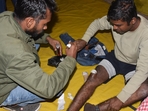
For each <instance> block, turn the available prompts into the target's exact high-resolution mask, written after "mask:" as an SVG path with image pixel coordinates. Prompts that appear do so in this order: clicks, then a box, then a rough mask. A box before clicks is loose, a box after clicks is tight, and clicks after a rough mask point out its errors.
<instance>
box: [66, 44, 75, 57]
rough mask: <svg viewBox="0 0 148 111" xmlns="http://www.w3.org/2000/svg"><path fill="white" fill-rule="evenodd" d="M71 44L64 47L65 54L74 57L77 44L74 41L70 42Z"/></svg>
mask: <svg viewBox="0 0 148 111" xmlns="http://www.w3.org/2000/svg"><path fill="white" fill-rule="evenodd" d="M69 44H71V46H70V47H69V48H68V47H67V48H66V55H67V56H70V57H73V58H76V56H77V44H76V42H70V43H69Z"/></svg>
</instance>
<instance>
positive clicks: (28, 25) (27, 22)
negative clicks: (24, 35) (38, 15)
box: [25, 17, 36, 29]
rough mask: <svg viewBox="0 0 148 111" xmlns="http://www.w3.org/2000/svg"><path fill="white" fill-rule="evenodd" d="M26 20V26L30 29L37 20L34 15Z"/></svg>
mask: <svg viewBox="0 0 148 111" xmlns="http://www.w3.org/2000/svg"><path fill="white" fill-rule="evenodd" d="M25 22H26V28H28V29H32V28H33V27H34V26H35V24H36V21H35V20H34V18H32V17H27V18H26V19H25Z"/></svg>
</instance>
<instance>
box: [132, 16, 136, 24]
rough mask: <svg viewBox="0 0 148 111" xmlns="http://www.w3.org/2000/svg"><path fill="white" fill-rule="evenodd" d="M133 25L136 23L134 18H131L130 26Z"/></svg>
mask: <svg viewBox="0 0 148 111" xmlns="http://www.w3.org/2000/svg"><path fill="white" fill-rule="evenodd" d="M135 23H136V18H135V17H133V18H132V20H131V24H133V25H134V24H135Z"/></svg>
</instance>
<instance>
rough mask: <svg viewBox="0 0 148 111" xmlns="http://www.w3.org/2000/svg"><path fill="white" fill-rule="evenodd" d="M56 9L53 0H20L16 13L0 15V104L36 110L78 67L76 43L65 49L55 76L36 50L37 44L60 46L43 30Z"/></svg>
mask: <svg viewBox="0 0 148 111" xmlns="http://www.w3.org/2000/svg"><path fill="white" fill-rule="evenodd" d="M55 9H56V4H55V2H54V1H53V0H18V2H17V3H16V6H15V10H14V12H8V11H6V12H3V13H1V14H0V63H1V64H0V106H1V107H5V108H8V109H11V110H16V111H20V110H23V111H37V109H39V106H40V105H39V104H37V102H39V101H45V99H51V98H53V97H54V96H55V95H56V94H57V93H58V92H60V91H61V90H62V89H63V88H64V86H65V85H66V84H67V82H68V80H69V77H70V75H71V74H72V72H73V70H74V69H75V66H76V60H75V58H76V54H77V46H76V44H75V43H71V47H70V48H67V49H66V55H67V56H66V58H65V59H64V60H63V61H62V62H61V63H60V64H59V66H58V67H57V69H56V70H55V71H54V72H53V73H52V75H49V74H47V73H45V72H43V70H42V69H41V67H40V66H39V63H40V61H39V56H38V54H37V50H36V49H35V43H49V44H50V45H51V46H52V47H53V49H55V50H56V44H59V45H60V42H59V41H57V40H55V39H53V38H51V37H50V36H49V35H48V34H46V33H43V31H44V30H46V29H47V23H48V22H50V20H51V16H52V13H53V12H54V11H55ZM60 55H62V51H61V45H60ZM29 103H32V104H29Z"/></svg>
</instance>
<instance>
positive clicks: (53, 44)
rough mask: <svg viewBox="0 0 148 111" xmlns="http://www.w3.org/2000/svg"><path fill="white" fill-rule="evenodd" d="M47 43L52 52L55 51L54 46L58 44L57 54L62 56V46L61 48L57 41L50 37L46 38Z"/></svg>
mask: <svg viewBox="0 0 148 111" xmlns="http://www.w3.org/2000/svg"><path fill="white" fill-rule="evenodd" d="M47 41H48V43H49V44H50V45H51V46H52V47H53V49H54V51H57V48H56V45H57V44H58V45H59V47H60V48H59V52H60V55H61V56H62V46H61V43H60V42H59V41H58V40H56V39H53V38H51V37H47Z"/></svg>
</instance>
